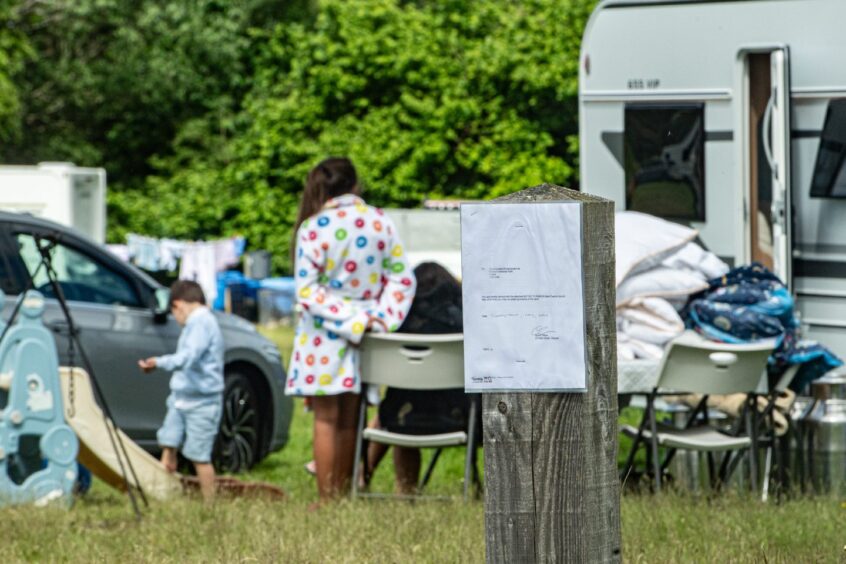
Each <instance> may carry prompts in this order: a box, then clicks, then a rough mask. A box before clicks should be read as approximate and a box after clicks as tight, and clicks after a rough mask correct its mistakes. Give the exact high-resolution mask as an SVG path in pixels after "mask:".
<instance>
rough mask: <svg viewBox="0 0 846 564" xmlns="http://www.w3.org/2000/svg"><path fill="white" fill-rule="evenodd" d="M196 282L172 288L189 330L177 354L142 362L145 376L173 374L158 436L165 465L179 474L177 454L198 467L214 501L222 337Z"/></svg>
mask: <svg viewBox="0 0 846 564" xmlns="http://www.w3.org/2000/svg"><path fill="white" fill-rule="evenodd" d="M205 303H206V300H205V296H204V295H203V290H202V289H201V288H200V286H199V284H197V283H196V282H191V281H187V280H179V281H177V282H174V284H173V286H171V289H170V307H171V311H172V313H173V317H174V319H176V321H177V322H178V323H179V324H180V325H182V326H184V329H183V330H182V334H180V336H179V343H178V344H177V347H176V352H175V353H174V354H169V355H165V356H158V357H152V358H148V359H146V360H139V361H138V365H139V366H140V367H141V369H142V370H144V371H145V372H150V371H152V370H154V369H156V368H161V369H162V370H167V371H173V375H172V376H171V378H170V395H169V396H168V398H167V414H166V415H165V419H164V422H163V423H162V427H161V429H159V431H158V433H157V434H156V437H157V439H158V442H159V445H160V446H161V447H162V464H164V465H165V467H166V468H167V469H168V470H170V471H171V472H175V471H176V451H177V450H179V451H181V452H182V455H183V456H184V457H185V458H187V459H188V460H190V461H191V462H193V463H194V468H195V469H196V470H197V478H198V480H199V482H200V490H201V491H202V493H203V497H204V498H206V499H211V498H212V497H214V481H215V475H214V467H213V466H212V464H211V454H212V448H213V446H214V440H215V438H216V437H217V431H218V428H219V426H220V417H221V412H222V409H223V336H222V335H221V332H220V327H218V325H217V320H216V319H215V317H214V314H213V313H212V312H211V311H209V309H208V308H207V307H206V306H205Z"/></svg>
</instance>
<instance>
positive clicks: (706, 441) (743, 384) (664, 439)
mask: <svg viewBox="0 0 846 564" xmlns="http://www.w3.org/2000/svg"><path fill="white" fill-rule="evenodd" d="M773 347H774V343H773V342H771V341H768V342H764V343H754V344H747V345H729V344H725V343H715V342H712V341H708V340H706V339H704V338H703V337H701V336H699V335H698V334H696V333H694V332H693V331H686V332H685V333H684V334H683V335H681V336H680V337H678V338H677V339H674V340H673V341H671V342H670V343H669V344H668V346H667V349H666V351H665V354H664V358H663V360H662V362H661V367H660V375H659V377H658V382H657V385H656V387H655V388H654V389H653V390H652V392H651V393H650V394H648V396H647V402H646V411H645V413H644V417H643V419H642V421H641V423H640V426H639V427H638V428H635V427H632V426H630V425H625V426H623V427H622V431H623V432H624V433H625V434H626V435H628V436H630V437H632V438H633V439H634V442H633V444H632V449H631V451H630V452H629V456H628V458H627V460H626V464H625V466H624V468H623V470H622V472H621V478H622V479H625V477H626V476H628V475H629V473H630V472H631V471H632V470H633V469H634V459H635V454H636V452H637V449H638V448H639V447H640V445H641V444H645V443H648V444H649V449H648V450H647V469H648V468H649V466H650V465H651V470H652V472H653V474H654V481H655V490H656V491H660V489H661V481H662V474H663V472H664V470H665V469H666V468H667V466H668V465H669V463H670V461H671V460H672V457H673V455H674V454H675V451H676V449H684V450H693V451H701V452H705V453H707V455H708V470H709V474H710V479H711V483H712V485H718V484H719V483H720V482H722V481H724V480H725V479H726V478H727V475H725V474H724V472H721V473H720V475H719V477H718V476H717V473H716V467H715V464H714V458H713V454H714V453H715V452H724V453H727V454H728V453H730V451H740V450H744V449H746V450H749V451H751V453H752V455H751V456H750V457H749V460H750V479H751V483H752V488H753V490H755V489H757V486H756V482H757V474H758V470H757V459H756V455H755V453H756V452H757V436H756V433H755V429H756V427H757V425H756V424H755V422H753V414H754V413H755V411H756V407H755V403H754V402H756V401H757V400H756V397H755V396H756V389H757V387H758V385H759V382H760V380H761V375H762V374H763V373H764V370H765V369H766V366H767V359H768V358H769V356H770V354H771V353H772V350H773ZM670 393H672V394H679V393H697V394H703V397H702V400H701V401H700V402H699V404H698V405H697V406H696V407H695V408H694V410H693V411H692V412H691V414H690V416H689V417H688V420H687V423H686V425H685V427H684V428H678V427H672V426H665V425H659V424H658V422H657V419H656V408H655V400H656V398H657V397H658V396H660V395H666V394H670ZM733 393H744V394H747V398H746V408H745V409H744V410H743V421H744V423H743V426H742V428H743V429H745V430H746V431H747V432H746V433H738V434H737V435H736V436H731V435H729V434H726V433H723V432H721V431H720V430H719V429H716V428H714V427H712V426H710V425H709V424H708V423H709V421H708V407H707V402H708V395H710V394H733ZM659 447H664V448H665V449H668V451H667V455H666V457H665V459H664V460H663V461H662V460H661V458H660V456H659ZM724 460H726V459H725V458H724ZM727 467H728V466H727V465H726V464H724V465H723V469H726V468H727Z"/></svg>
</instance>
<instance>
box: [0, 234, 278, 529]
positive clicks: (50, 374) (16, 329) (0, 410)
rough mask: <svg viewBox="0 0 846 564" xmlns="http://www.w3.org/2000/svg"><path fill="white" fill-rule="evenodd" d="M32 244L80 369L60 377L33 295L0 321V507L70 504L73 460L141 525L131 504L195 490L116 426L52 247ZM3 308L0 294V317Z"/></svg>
mask: <svg viewBox="0 0 846 564" xmlns="http://www.w3.org/2000/svg"><path fill="white" fill-rule="evenodd" d="M37 244H38V250H39V252H40V253H41V257H42V262H41V264H40V265H39V266H38V270H41V269H42V268H43V269H44V272H45V273H46V275H47V278H48V280H49V283H50V287H51V290H52V293H53V295H54V296H55V297H56V299H57V300H58V302H59V305H60V306H61V310H62V313H63V315H64V317H65V321H66V322H67V325H68V334H69V335H70V336H71V338H70V340H69V357H70V358H71V362H73V358H74V354H75V351H76V353H78V354H79V357H80V359H81V360H82V364H83V366H84V367H85V369H82V368H62V369H61V371H60V370H59V364H58V355H57V353H56V344H55V341H54V340H53V335H52V334H51V333H50V332H49V331H48V330H47V329H46V328H45V327H44V324H43V323H42V319H41V316H42V313H43V312H44V297H43V296H42V295H41V294H40V293H39V292H37V291H34V290H28V291H26V292H24V293H23V294H22V295H21V296H20V297H19V298H18V300H17V302H16V304H15V307H14V309H13V311H12V313H11V316H10V318H9V322H8V323H9V324H8V325H6V324H4V323H3V322H2V320H0V507H2V506H4V505H11V504H20V503H32V502H34V503H36V504H47V503H49V502H50V501H53V500H59V499H60V500H62V501H63V502H65V503H66V504H68V505H70V503H71V500H72V496H71V493H72V490H73V487H74V483H75V482H76V477H77V454H78V455H79V462H81V463H82V464H84V465H85V466H87V467H88V468H89V469H90V470H91V471H92V473H93V474H94V475H95V476H97V477H98V478H100V479H101V480H103V481H104V482H106V483H107V484H109V485H111V486H113V487H115V488H117V489H119V490H121V491H123V492H126V494H127V495H128V497H129V499H130V501H131V502H132V508H133V511H134V512H135V515H136V517H138V518H140V517H141V511H140V507H139V505H138V502H137V499H136V497H140V499H141V501H142V502H143V503H144V505H145V506H146V505H147V494H148V493H149V495H152V496H153V497H155V498H157V499H167V498H169V497H172V496H173V495H175V494H177V493H180V492H182V491H184V490H186V489H188V490H190V489H195V488H196V483H195V481H192V480H191V479H190V478H185V477H182V476H180V475H179V474H173V473H169V472H168V471H167V470H166V469H165V467H164V466H163V465H162V464H161V463H160V462H159V461H158V460H157V459H156V458H154V457H153V456H151V455H150V454H148V453H147V452H146V451H144V450H143V449H142V448H141V447H139V446H138V445H137V444H136V443H134V442H133V441H132V440H130V439H129V438H128V437H127V436H126V435H125V434H124V433H123V432H122V431H121V430H120V429H118V427H117V426H116V425H115V424H114V418H113V417H112V414H111V411H110V409H109V406H108V404H107V403H106V402H105V398H104V396H103V394H102V391H101V390H100V389H99V386H98V384H97V377H96V374H94V373H93V370H92V366H91V363H90V362H89V360H88V356H87V355H86V353H85V349H84V348H83V347H82V343H81V342H80V340H79V338H78V331H77V329H76V325H75V323H74V320H73V317H72V315H71V312H70V308H69V307H68V304H67V301H66V300H65V296H64V292H63V290H62V286H61V284H59V282H58V281H57V278H56V273H55V271H54V270H53V266H52V262H51V257H50V253H49V251H50V245H51V244H52V243H51V242H49V241H42V240H38V241H37ZM35 274H37V271H36V273H33V274H32V278H33V279H34V278H35ZM4 301H5V296H4V295H3V293H2V291H0V311H2V309H3V302H4ZM95 398H96V400H95ZM80 441H81V443H82V446H81V448H80ZM218 489H219V490H223V491H225V492H230V493H233V494H236V495H244V494H247V493H257V494H261V495H266V496H267V495H269V496H271V497H274V498H277V499H279V498H284V495H285V494H284V492H283V491H282V490H281V489H279V488H277V487H275V486H272V485H269V484H251V483H244V482H240V481H239V480H235V479H233V478H222V479H220V480H219V481H218Z"/></svg>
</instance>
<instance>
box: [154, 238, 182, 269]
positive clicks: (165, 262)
mask: <svg viewBox="0 0 846 564" xmlns="http://www.w3.org/2000/svg"><path fill="white" fill-rule="evenodd" d="M185 245H186V243H185V241H177V240H175V239H162V240H161V241H160V242H159V268H160V270H166V271H168V272H173V271H174V270H176V267H177V266H178V261H179V259H180V258H182V253H183V252H185Z"/></svg>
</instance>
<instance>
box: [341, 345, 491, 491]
mask: <svg viewBox="0 0 846 564" xmlns="http://www.w3.org/2000/svg"><path fill="white" fill-rule="evenodd" d="M359 358H360V368H361V370H360V372H361V379H362V385H363V386H365V387H366V386H391V387H394V388H404V389H408V390H448V389H454V388H463V387H464V335H462V334H461V333H450V334H445V335H418V334H409V333H387V334H368V335H367V336H365V338H364V340H363V342H362V344H361V352H360V357H359ZM362 392H363V393H365V392H366V390H363V391H362ZM477 412H478V396H477V395H473V396H471V401H470V413H469V417H468V424H467V429H466V430H464V431H455V432H451V433H438V434H431V435H411V434H404V433H395V432H390V431H387V430H384V429H369V428H366V424H367V422H366V416H367V406H366V402H362V405H361V409H360V411H359V417H358V429H357V433H356V448H355V460H356V464H355V469H354V471H353V481H352V497H353V498H355V497H357V496H369V497H381V496H380V494H372V493H367V492H361V491H359V487H358V483H359V477H360V474H361V468H360V467H361V461H362V460H363V458H364V457H365V456H366V452H367V449H366V444H367V442H368V441H373V442H376V443H381V444H386V445H392V446H402V447H409V448H437V449H438V451H437V452H436V453H435V456H434V457H433V459H432V461H431V462H430V464H429V468H428V469H427V470H426V472H425V475H424V478H423V480H422V481H421V489H422V486H424V485H425V483H426V482H427V481H428V479H429V477H430V476H431V474H432V469H433V467H434V465H435V462H436V461H437V459H438V456H439V454H440V449H442V448H445V447H454V446H466V448H467V454H466V458H465V464H464V499H465V500H466V499H467V492H468V488H469V485H470V482H471V481H473V482H474V483H476V484H478V470H477V469H476V444H477V437H476V415H477ZM414 497H419V496H414Z"/></svg>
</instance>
